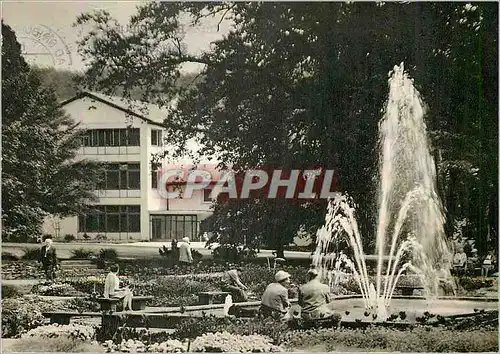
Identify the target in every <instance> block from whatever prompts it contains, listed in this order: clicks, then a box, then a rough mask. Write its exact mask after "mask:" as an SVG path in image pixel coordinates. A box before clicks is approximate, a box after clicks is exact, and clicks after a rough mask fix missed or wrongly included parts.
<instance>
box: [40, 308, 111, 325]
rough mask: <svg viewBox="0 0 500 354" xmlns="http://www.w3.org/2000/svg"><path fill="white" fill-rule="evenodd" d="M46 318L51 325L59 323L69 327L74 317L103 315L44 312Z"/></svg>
mask: <svg viewBox="0 0 500 354" xmlns="http://www.w3.org/2000/svg"><path fill="white" fill-rule="evenodd" d="M42 315H43V316H44V317H48V318H50V323H57V324H63V325H67V324H69V321H70V319H71V318H72V317H100V316H101V315H102V314H101V313H100V312H69V311H67V312H64V311H54V312H43V313H42Z"/></svg>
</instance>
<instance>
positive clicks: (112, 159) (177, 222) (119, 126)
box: [43, 92, 212, 242]
mask: <svg viewBox="0 0 500 354" xmlns="http://www.w3.org/2000/svg"><path fill="white" fill-rule="evenodd" d="M61 106H62V108H64V110H65V111H66V112H67V114H68V115H70V116H71V117H72V118H73V119H74V120H75V121H76V122H80V123H81V127H82V128H83V129H85V130H86V135H85V136H84V138H83V144H82V145H83V146H82V147H81V148H80V151H79V154H78V158H81V159H91V160H97V161H100V162H103V163H105V173H104V176H103V181H102V182H101V183H100V185H99V186H97V190H96V191H95V193H96V195H97V197H98V198H99V200H98V202H97V203H95V205H93V208H92V211H90V212H88V213H87V214H86V215H79V216H74V217H69V218H62V219H60V218H57V217H48V218H46V220H45V223H44V226H43V232H44V233H45V234H50V235H53V236H54V237H55V238H63V237H64V236H65V235H73V236H74V237H75V238H76V239H106V240H117V241H124V242H126V241H132V240H135V241H148V240H151V241H156V240H158V241H170V240H173V239H177V240H180V239H182V238H183V237H189V238H190V239H191V240H198V239H199V237H200V222H201V221H202V220H204V219H206V218H207V217H209V216H210V215H211V214H212V212H211V205H212V200H211V199H210V195H209V193H207V192H208V190H197V191H195V192H194V193H193V195H192V197H191V198H189V199H166V198H164V197H162V196H161V195H160V193H159V192H158V183H159V174H158V171H161V168H162V165H163V164H164V162H160V163H152V158H153V156H155V155H156V154H158V153H161V152H162V151H163V149H164V148H165V147H164V142H165V138H168V137H165V132H164V130H163V129H162V126H161V123H162V122H163V120H164V119H165V117H166V113H165V112H164V111H161V110H159V109H158V108H157V107H156V106H153V105H148V106H147V107H146V108H147V113H144V111H143V110H142V109H139V108H137V109H133V108H131V107H130V106H129V105H127V104H126V103H125V102H124V101H122V99H121V98H118V97H109V96H105V95H102V94H97V93H91V92H83V93H81V94H79V95H78V96H75V97H73V98H71V99H69V100H67V101H65V102H63V103H62V104H61ZM141 108H143V106H142V107H141ZM167 140H168V139H167Z"/></svg>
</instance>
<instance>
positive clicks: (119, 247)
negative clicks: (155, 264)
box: [2, 242, 311, 259]
mask: <svg viewBox="0 0 500 354" xmlns="http://www.w3.org/2000/svg"><path fill="white" fill-rule="evenodd" d="M54 246H55V248H56V249H57V255H58V257H60V258H70V257H71V256H72V252H71V251H73V250H76V249H82V248H83V249H85V250H89V251H92V252H99V250H101V249H103V248H112V249H114V250H116V252H117V253H118V256H119V257H133V258H140V257H160V255H159V252H158V249H159V248H160V247H163V246H166V247H168V248H170V247H171V245H170V242H131V243H87V242H68V243H65V242H54ZM191 247H192V249H195V250H197V251H198V252H200V253H201V254H202V255H203V256H204V257H207V258H209V257H211V255H212V250H211V249H208V248H205V243H204V242H191ZM26 248H29V249H32V248H35V249H36V248H40V244H36V243H10V242H3V243H2V252H7V253H12V254H15V255H17V256H22V255H23V254H24V251H23V249H26ZM272 253H273V251H272V250H261V251H260V252H259V253H258V254H257V257H258V258H267V257H270V256H272ZM285 257H286V258H289V259H304V258H305V259H308V258H311V253H310V252H298V251H285Z"/></svg>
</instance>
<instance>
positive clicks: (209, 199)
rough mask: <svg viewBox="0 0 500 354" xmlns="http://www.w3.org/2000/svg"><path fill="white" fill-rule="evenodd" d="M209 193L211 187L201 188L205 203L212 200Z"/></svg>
mask: <svg viewBox="0 0 500 354" xmlns="http://www.w3.org/2000/svg"><path fill="white" fill-rule="evenodd" d="M211 193H212V188H205V189H203V201H204V202H205V203H209V202H212V200H213V199H212V198H211V196H210V194H211Z"/></svg>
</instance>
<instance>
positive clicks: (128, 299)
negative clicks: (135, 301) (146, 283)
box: [104, 264, 132, 311]
mask: <svg viewBox="0 0 500 354" xmlns="http://www.w3.org/2000/svg"><path fill="white" fill-rule="evenodd" d="M119 271H120V268H119V266H118V264H113V265H112V266H111V268H110V272H109V274H108V276H107V277H106V281H105V282H104V297H105V298H107V299H109V298H116V299H123V310H124V311H125V310H126V309H127V308H128V310H129V311H132V291H131V290H130V289H129V288H128V287H125V288H120V279H119V278H118V272H119Z"/></svg>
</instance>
